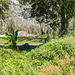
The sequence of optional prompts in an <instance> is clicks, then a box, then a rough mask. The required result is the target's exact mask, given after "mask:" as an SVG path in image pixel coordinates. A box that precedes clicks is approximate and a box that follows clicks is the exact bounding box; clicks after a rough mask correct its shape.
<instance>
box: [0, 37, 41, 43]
mask: <svg viewBox="0 0 75 75" xmlns="http://www.w3.org/2000/svg"><path fill="white" fill-rule="evenodd" d="M7 42H8V40H5V39H0V44H4V43H7ZM25 43H29V44H33V43H34V44H36V43H42V42H41V41H40V39H39V38H34V37H18V39H17V44H25Z"/></svg>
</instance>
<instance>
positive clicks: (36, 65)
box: [0, 36, 75, 75]
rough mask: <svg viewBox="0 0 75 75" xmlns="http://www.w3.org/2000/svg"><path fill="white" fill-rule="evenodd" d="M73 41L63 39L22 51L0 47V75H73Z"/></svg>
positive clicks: (74, 46)
mask: <svg viewBox="0 0 75 75" xmlns="http://www.w3.org/2000/svg"><path fill="white" fill-rule="evenodd" d="M74 40H75V38H74V37H72V36H71V37H63V38H60V39H54V40H51V41H50V42H47V43H46V44H43V45H42V46H39V47H29V46H28V45H27V46H25V47H27V48H26V49H23V50H21V49H22V48H23V47H21V48H20V47H19V48H18V49H17V50H12V49H5V48H2V47H0V75H74V74H75V41H74ZM25 47H24V48H25ZM33 48H34V49H33Z"/></svg>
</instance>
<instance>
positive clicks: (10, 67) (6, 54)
mask: <svg viewBox="0 0 75 75" xmlns="http://www.w3.org/2000/svg"><path fill="white" fill-rule="evenodd" d="M0 75H37V74H36V73H35V72H34V70H33V68H32V67H31V64H30V62H29V61H28V60H27V58H26V57H24V56H23V55H21V54H19V53H17V52H16V51H13V50H10V49H8V50H6V49H4V48H1V49H0Z"/></svg>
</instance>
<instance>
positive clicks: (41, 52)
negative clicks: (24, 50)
mask: <svg viewBox="0 0 75 75" xmlns="http://www.w3.org/2000/svg"><path fill="white" fill-rule="evenodd" d="M74 50H75V47H74V45H72V42H71V41H69V40H66V39H62V40H61V39H59V40H57V39H55V40H52V41H50V42H48V43H46V44H44V45H43V46H41V47H40V48H36V49H35V51H34V50H32V51H31V52H30V53H29V54H28V56H29V55H30V57H31V59H38V60H48V61H50V60H55V59H56V58H58V57H59V58H64V55H65V53H66V52H67V53H68V54H69V55H70V56H75V51H74Z"/></svg>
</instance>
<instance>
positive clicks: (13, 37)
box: [2, 31, 18, 48]
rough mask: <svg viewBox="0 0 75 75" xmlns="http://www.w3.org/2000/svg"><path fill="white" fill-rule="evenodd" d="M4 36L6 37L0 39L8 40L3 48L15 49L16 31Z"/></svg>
mask: <svg viewBox="0 0 75 75" xmlns="http://www.w3.org/2000/svg"><path fill="white" fill-rule="evenodd" d="M5 35H6V37H2V39H5V40H8V42H7V44H6V45H5V47H9V48H16V41H17V35H18V31H16V32H14V31H13V32H12V34H8V33H5Z"/></svg>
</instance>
